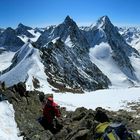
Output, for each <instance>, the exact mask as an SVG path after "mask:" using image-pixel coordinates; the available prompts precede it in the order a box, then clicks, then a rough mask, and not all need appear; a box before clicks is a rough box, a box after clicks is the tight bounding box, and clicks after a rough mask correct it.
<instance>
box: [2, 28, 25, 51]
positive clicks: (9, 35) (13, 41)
mask: <svg viewBox="0 0 140 140" xmlns="http://www.w3.org/2000/svg"><path fill="white" fill-rule="evenodd" d="M23 44H24V42H23V41H21V40H20V39H19V38H18V37H17V35H16V32H15V30H13V29H12V28H10V27H9V28H7V29H6V30H4V32H2V33H1V34H0V47H4V48H5V49H6V50H10V51H17V50H18V49H19V48H20V47H21V46H22V45H23Z"/></svg>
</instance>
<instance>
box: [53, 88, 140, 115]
mask: <svg viewBox="0 0 140 140" xmlns="http://www.w3.org/2000/svg"><path fill="white" fill-rule="evenodd" d="M139 91H140V88H128V89H105V90H97V91H94V92H86V93H85V94H72V93H69V94H57V93H56V94H54V99H55V101H57V102H58V103H59V104H60V105H61V106H64V107H66V108H67V109H68V110H75V109H76V108H77V107H85V108H88V109H90V108H91V109H95V108H96V107H103V108H105V109H108V110H114V111H117V110H119V109H125V110H130V108H129V106H127V103H128V102H140V93H139ZM138 115H139V117H140V114H138Z"/></svg>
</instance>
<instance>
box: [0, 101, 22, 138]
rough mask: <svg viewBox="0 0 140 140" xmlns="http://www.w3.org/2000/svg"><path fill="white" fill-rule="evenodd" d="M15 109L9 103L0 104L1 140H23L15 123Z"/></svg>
mask: <svg viewBox="0 0 140 140" xmlns="http://www.w3.org/2000/svg"><path fill="white" fill-rule="evenodd" d="M14 113H15V112H14V109H13V106H12V105H11V104H9V103H8V102H7V101H2V102H0V140H22V139H23V138H22V137H18V134H19V129H18V128H17V124H16V122H15V115H14Z"/></svg>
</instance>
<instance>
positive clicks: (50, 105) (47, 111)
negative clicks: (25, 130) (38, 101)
mask: <svg viewBox="0 0 140 140" xmlns="http://www.w3.org/2000/svg"><path fill="white" fill-rule="evenodd" d="M60 116H61V113H60V111H59V108H58V104H57V103H55V102H54V100H53V98H52V97H48V98H47V101H46V104H45V105H44V107H43V117H40V118H39V119H38V122H39V123H40V124H41V125H42V126H43V128H44V129H46V130H50V131H51V132H52V133H53V134H55V133H57V132H58V131H59V130H60V128H56V126H55V125H54V119H55V117H57V118H59V117H60Z"/></svg>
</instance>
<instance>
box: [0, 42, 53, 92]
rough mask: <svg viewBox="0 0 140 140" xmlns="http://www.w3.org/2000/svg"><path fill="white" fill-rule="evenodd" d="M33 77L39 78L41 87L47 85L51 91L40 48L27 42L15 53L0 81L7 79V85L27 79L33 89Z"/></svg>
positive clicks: (28, 84) (29, 86)
mask: <svg viewBox="0 0 140 140" xmlns="http://www.w3.org/2000/svg"><path fill="white" fill-rule="evenodd" d="M33 78H37V79H38V80H39V82H40V86H41V88H44V87H45V88H47V89H48V91H51V87H49V84H48V83H47V77H46V75H45V73H44V66H43V64H42V63H41V59H40V53H39V50H37V49H35V48H33V47H32V45H31V44H29V43H27V44H25V45H24V46H23V47H22V48H21V49H20V50H19V51H18V52H17V53H16V54H15V56H14V58H13V59H12V64H11V65H10V66H9V67H8V68H7V69H6V70H5V71H4V74H2V75H1V77H0V81H5V82H6V85H7V86H11V85H14V84H17V83H18V82H20V81H23V82H24V81H26V85H27V88H28V89H29V90H33V89H34V87H33V83H32V80H33Z"/></svg>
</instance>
